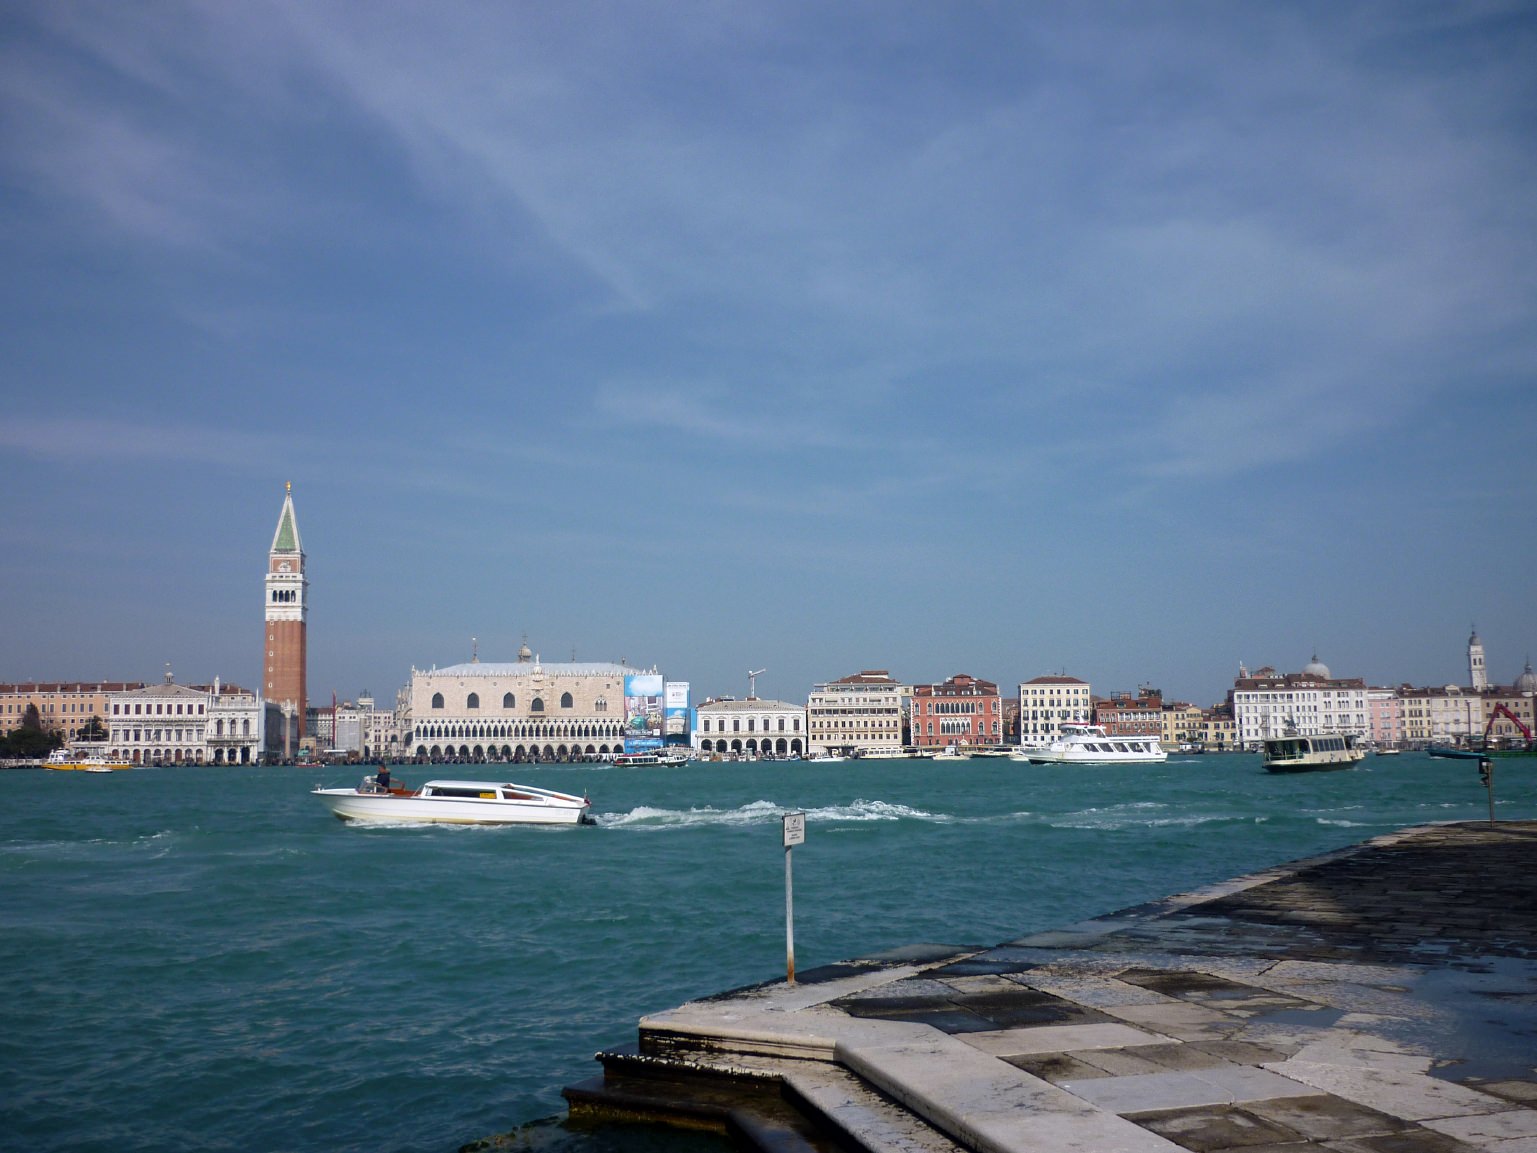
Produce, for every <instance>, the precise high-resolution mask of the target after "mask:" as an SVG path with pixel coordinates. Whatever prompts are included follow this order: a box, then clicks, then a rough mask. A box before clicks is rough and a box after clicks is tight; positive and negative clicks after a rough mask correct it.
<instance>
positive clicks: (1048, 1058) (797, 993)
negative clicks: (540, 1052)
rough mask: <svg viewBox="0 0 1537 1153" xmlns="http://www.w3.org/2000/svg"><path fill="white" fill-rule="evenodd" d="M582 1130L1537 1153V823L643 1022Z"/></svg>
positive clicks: (1438, 832)
mask: <svg viewBox="0 0 1537 1153" xmlns="http://www.w3.org/2000/svg"><path fill="white" fill-rule="evenodd" d="M598 1059H599V1061H600V1062H601V1064H602V1070H603V1071H602V1074H601V1076H599V1077H596V1078H594V1079H592V1080H590V1081H588V1082H584V1083H583V1084H581V1085H577V1086H572V1087H570V1088H568V1089H566V1090H565V1096H566V1099H567V1101H568V1104H569V1107H570V1122H569V1123H573V1124H583V1123H586V1122H587V1121H588V1120H592V1119H596V1120H606V1119H614V1118H619V1119H627V1120H647V1121H662V1122H665V1123H669V1124H683V1125H691V1126H697V1127H702V1128H708V1129H714V1130H717V1131H720V1132H724V1133H727V1134H730V1135H732V1136H733V1137H734V1138H735V1139H736V1140H738V1141H739V1142H740V1143H743V1144H746V1145H748V1146H752V1147H757V1148H760V1149H774V1150H779V1151H791V1150H797V1149H834V1148H845V1149H846V1148H853V1149H856V1150H859V1149H862V1150H868V1151H870V1153H958V1151H963V1150H969V1151H975V1153H1038V1151H1056V1150H1084V1151H1092V1153H1119V1151H1124V1153H1143V1151H1147V1153H1153V1151H1156V1150H1163V1151H1175V1150H1181V1149H1184V1150H1194V1151H1196V1153H1228V1151H1237V1150H1243V1151H1244V1153H1279V1151H1281V1150H1289V1151H1292V1153H1305V1151H1306V1150H1308V1149H1328V1150H1334V1151H1336V1153H1473V1151H1481V1150H1482V1151H1493V1153H1537V822H1529V821H1523V822H1510V821H1507V822H1501V823H1498V824H1494V823H1482V822H1479V823H1474V822H1465V823H1449V824H1437V825H1424V826H1417V827H1414V828H1410V829H1405V830H1401V831H1399V832H1397V833H1393V834H1389V835H1386V836H1382V837H1377V838H1375V839H1373V840H1370V841H1367V842H1364V843H1362V844H1359V845H1355V846H1351V847H1349V848H1346V849H1342V850H1338V851H1336V852H1332V853H1328V854H1324V855H1322V856H1318V857H1313V858H1309V859H1306V860H1302V861H1296V862H1291V863H1289V864H1286V865H1283V866H1279V867H1277V868H1273V869H1267V870H1264V871H1262V872H1258V873H1254V874H1251V875H1249V876H1245V877H1241V878H1237V879H1234V880H1230V881H1225V882H1222V883H1220V884H1216V885H1212V886H1209V887H1205V888H1202V889H1199V890H1196V891H1193V892H1190V893H1185V894H1180V895H1177V896H1173V897H1169V898H1167V899H1165V900H1161V901H1157V902H1153V903H1151V904H1148V905H1142V906H1138V907H1135V908H1132V909H1126V910H1122V911H1120V912H1117V913H1112V914H1109V915H1107V916H1103V917H1097V918H1094V919H1091V920H1088V921H1084V922H1080V923H1078V924H1075V925H1070V926H1066V927H1064V928H1062V929H1057V930H1052V931H1049V932H1043V933H1036V934H1032V935H1030V936H1026V937H1023V938H1020V939H1018V940H1015V941H1009V942H1005V943H1003V944H1001V945H998V946H995V947H993V948H976V947H959V946H951V945H915V946H911V947H909V948H905V949H901V950H896V951H893V952H888V953H883V954H880V955H876V956H871V957H865V958H860V959H856V960H852V961H848V962H844V963H841V964H838V965H829V966H826V967H824V968H821V969H817V970H812V971H810V972H807V973H804V974H801V975H800V980H799V981H798V982H797V983H796V984H793V985H792V984H788V983H786V982H783V981H780V982H774V983H768V984H763V985H758V986H754V987H751V988H747V989H740V990H736V991H733V992H730V993H724V994H720V995H718V996H714V997H709V998H706V999H703V1000H699V1001H692V1002H689V1003H688V1004H685V1005H681V1006H679V1007H678V1008H675V1009H672V1010H668V1011H666V1012H662V1013H656V1014H652V1015H650V1016H647V1017H644V1018H642V1020H641V1021H640V1023H639V1030H638V1039H637V1043H636V1044H635V1045H634V1046H631V1047H627V1048H625V1049H623V1050H615V1051H610V1052H605V1053H600V1054H598Z"/></svg>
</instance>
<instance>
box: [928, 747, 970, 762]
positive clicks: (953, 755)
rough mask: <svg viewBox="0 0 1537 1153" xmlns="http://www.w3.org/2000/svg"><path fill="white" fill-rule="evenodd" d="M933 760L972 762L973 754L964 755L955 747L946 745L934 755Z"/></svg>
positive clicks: (965, 753)
mask: <svg viewBox="0 0 1537 1153" xmlns="http://www.w3.org/2000/svg"><path fill="white" fill-rule="evenodd" d="M933 759H934V760H936V761H969V760H971V754H970V753H969V752H964V753H963V752H962V751H961V750H960V749H958V748H956V747H955V746H954V745H946V746H945V747H944V748H942V749H940V750H939V751H938V752H936V753H934V754H933Z"/></svg>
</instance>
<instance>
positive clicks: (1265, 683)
mask: <svg viewBox="0 0 1537 1153" xmlns="http://www.w3.org/2000/svg"><path fill="white" fill-rule="evenodd" d="M1228 699H1229V701H1230V703H1231V704H1232V708H1233V719H1234V720H1235V721H1236V722H1237V728H1238V742H1239V746H1240V747H1241V748H1245V749H1252V748H1257V747H1258V746H1259V744H1260V743H1261V742H1262V741H1263V740H1264V739H1265V738H1266V737H1279V736H1285V735H1287V734H1288V733H1292V732H1295V733H1297V734H1298V735H1299V736H1315V735H1317V734H1319V733H1347V734H1351V735H1354V736H1356V737H1364V736H1365V735H1366V733H1367V731H1368V723H1369V721H1368V717H1369V712H1368V709H1367V703H1366V682H1365V681H1363V680H1361V679H1360V678H1359V677H1355V678H1335V677H1334V676H1332V675H1331V674H1330V672H1329V666H1328V665H1325V664H1324V663H1323V662H1322V661H1320V660H1319V659H1318V656H1317V654H1314V656H1313V659H1312V660H1311V661H1310V662H1309V663H1308V664H1307V665H1306V666H1305V667H1304V668H1303V670H1302V671H1301V672H1300V673H1285V674H1279V673H1277V672H1276V671H1275V669H1273V668H1262V669H1260V670H1259V671H1258V672H1256V673H1255V674H1254V675H1253V676H1250V675H1249V672H1248V670H1247V669H1243V668H1240V669H1239V675H1238V677H1237V679H1236V680H1235V681H1234V682H1233V688H1232V691H1231V693H1230V694H1229V698H1228Z"/></svg>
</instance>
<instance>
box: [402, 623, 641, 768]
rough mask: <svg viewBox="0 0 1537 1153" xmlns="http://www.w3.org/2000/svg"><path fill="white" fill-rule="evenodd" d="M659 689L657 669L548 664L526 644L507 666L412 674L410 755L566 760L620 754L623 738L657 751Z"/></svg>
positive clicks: (467, 666) (414, 671)
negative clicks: (652, 747) (652, 746)
mask: <svg viewBox="0 0 1537 1153" xmlns="http://www.w3.org/2000/svg"><path fill="white" fill-rule="evenodd" d="M662 684H663V681H662V676H661V674H660V673H659V672H657V670H656V669H650V670H646V669H637V668H634V667H631V666H629V665H624V664H607V663H602V662H578V661H570V662H563V663H550V664H546V663H544V662H543V661H540V660H539V659H537V658H536V657H535V656H534V654H533V653H532V652H530V651H529V648H528V646H527V645H526V644H525V645H524V646H523V647H522V649H521V650H520V651H519V653H518V659H517V661H516V662H512V663H507V662H482V661H480V660H479V659H478V658H476V659H472V660H471V661H470V662H469V663H467V664H459V665H451V666H449V667H448V668H442V669H437V668H434V669H426V670H422V669H415V668H413V669H412V670H411V690H410V717H411V730H410V733H409V740H408V742H407V747H408V752H409V755H411V756H413V757H415V758H417V759H419V760H443V759H462V760H475V761H480V760H492V761H495V760H503V761H533V760H538V761H565V760H581V759H586V758H598V757H609V756H612V755H613V754H615V753H620V752H624V751H625V750H626V747H627V746H626V742H627V740H628V741H634V742H637V743H638V744H642V745H643V744H644V743H654V744H655V745H657V746H660V744H661V741H662V712H663V706H662V694H663V690H662ZM653 689H654V691H653ZM627 701H630V702H632V703H630V704H627Z"/></svg>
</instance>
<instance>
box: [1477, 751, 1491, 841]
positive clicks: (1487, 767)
mask: <svg viewBox="0 0 1537 1153" xmlns="http://www.w3.org/2000/svg"><path fill="white" fill-rule="evenodd" d="M1478 767H1479V768H1480V769H1482V770H1483V774H1484V787H1485V788H1486V789H1487V790H1488V792H1489V823H1490V824H1491V825H1492V824H1494V761H1493V760H1492V759H1490V758H1489V757H1485V758H1484V759H1483V760H1481V761H1479V762H1478Z"/></svg>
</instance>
